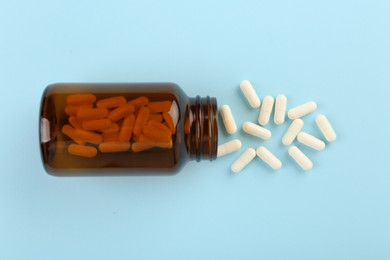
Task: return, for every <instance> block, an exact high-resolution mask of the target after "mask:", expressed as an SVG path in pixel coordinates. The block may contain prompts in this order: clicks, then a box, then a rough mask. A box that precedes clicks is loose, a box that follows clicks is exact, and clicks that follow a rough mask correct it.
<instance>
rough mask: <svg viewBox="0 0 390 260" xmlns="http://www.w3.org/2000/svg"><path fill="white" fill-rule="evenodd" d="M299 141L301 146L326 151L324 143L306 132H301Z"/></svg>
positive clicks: (298, 137)
mask: <svg viewBox="0 0 390 260" xmlns="http://www.w3.org/2000/svg"><path fill="white" fill-rule="evenodd" d="M297 140H298V142H300V143H301V144H304V145H306V146H309V147H310V148H313V149H315V150H317V151H322V150H324V149H325V143H324V142H323V141H321V140H320V139H318V138H317V137H314V136H312V135H310V134H308V133H305V132H300V133H299V134H298V136H297Z"/></svg>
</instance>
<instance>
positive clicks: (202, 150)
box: [186, 96, 218, 162]
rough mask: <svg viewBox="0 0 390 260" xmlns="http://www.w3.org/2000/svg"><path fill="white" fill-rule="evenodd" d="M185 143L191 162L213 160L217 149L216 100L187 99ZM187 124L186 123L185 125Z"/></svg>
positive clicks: (203, 98)
mask: <svg viewBox="0 0 390 260" xmlns="http://www.w3.org/2000/svg"><path fill="white" fill-rule="evenodd" d="M187 112H188V113H187V118H186V121H187V122H188V125H187V126H186V128H187V131H186V134H187V137H186V143H187V148H188V151H189V155H190V159H191V160H196V161H198V162H199V161H200V160H210V161H212V160H215V159H216V158H217V148H218V125H217V99H216V98H213V97H209V96H207V97H202V98H201V97H200V96H196V97H195V98H189V102H188V108H187ZM186 124H187V123H186Z"/></svg>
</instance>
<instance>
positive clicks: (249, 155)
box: [231, 148, 256, 172]
mask: <svg viewBox="0 0 390 260" xmlns="http://www.w3.org/2000/svg"><path fill="white" fill-rule="evenodd" d="M255 156H256V151H255V149H253V148H248V149H246V150H245V152H243V153H242V154H241V155H240V157H238V159H237V160H235V161H234V162H233V164H232V166H231V170H232V171H233V172H240V171H241V170H242V169H244V167H245V166H247V165H248V164H249V163H250V162H251V161H252V160H253V158H255Z"/></svg>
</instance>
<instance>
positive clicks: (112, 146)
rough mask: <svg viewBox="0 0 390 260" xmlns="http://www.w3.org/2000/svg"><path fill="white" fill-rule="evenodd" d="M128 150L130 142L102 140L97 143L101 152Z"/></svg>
mask: <svg viewBox="0 0 390 260" xmlns="http://www.w3.org/2000/svg"><path fill="white" fill-rule="evenodd" d="M128 150H130V142H103V143H101V144H99V151H101V152H102V153H116V152H126V151H128Z"/></svg>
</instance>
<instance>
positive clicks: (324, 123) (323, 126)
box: [316, 115, 337, 142]
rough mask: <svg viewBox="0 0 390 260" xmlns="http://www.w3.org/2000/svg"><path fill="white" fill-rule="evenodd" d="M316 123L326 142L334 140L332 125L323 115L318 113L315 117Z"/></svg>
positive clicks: (334, 134)
mask: <svg viewBox="0 0 390 260" xmlns="http://www.w3.org/2000/svg"><path fill="white" fill-rule="evenodd" d="M316 123H317V126H318V128H319V129H320V130H321V132H322V134H323V135H324V136H325V138H326V140H327V141H328V142H334V141H336V138H337V136H336V133H335V132H334V130H333V127H332V125H331V124H330V123H329V121H328V119H327V118H326V116H324V115H318V116H317V117H316Z"/></svg>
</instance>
